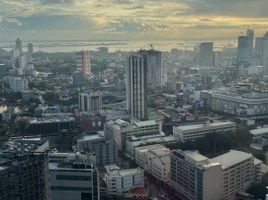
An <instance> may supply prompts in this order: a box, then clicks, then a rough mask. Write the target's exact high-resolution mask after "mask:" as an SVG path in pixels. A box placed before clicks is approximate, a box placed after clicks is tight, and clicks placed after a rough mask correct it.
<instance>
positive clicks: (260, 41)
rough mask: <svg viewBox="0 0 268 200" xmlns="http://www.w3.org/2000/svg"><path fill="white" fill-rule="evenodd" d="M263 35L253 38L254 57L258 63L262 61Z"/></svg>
mask: <svg viewBox="0 0 268 200" xmlns="http://www.w3.org/2000/svg"><path fill="white" fill-rule="evenodd" d="M264 40H265V38H264V37H257V38H256V40H255V57H256V58H257V59H258V61H259V63H258V64H260V65H262V64H263V63H262V62H263V48H264Z"/></svg>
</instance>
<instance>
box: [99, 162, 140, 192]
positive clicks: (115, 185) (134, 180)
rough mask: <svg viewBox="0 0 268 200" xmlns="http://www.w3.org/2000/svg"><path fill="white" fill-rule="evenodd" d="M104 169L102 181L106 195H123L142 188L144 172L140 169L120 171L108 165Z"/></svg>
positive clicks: (114, 166)
mask: <svg viewBox="0 0 268 200" xmlns="http://www.w3.org/2000/svg"><path fill="white" fill-rule="evenodd" d="M105 168H106V171H107V173H106V174H105V178H104V181H105V183H106V185H107V192H108V194H118V193H124V192H129V191H130V190H131V189H134V188H140V187H144V171H143V170H142V169H140V168H136V169H122V170H121V169H120V168H119V167H117V166H116V165H108V166H106V167H105Z"/></svg>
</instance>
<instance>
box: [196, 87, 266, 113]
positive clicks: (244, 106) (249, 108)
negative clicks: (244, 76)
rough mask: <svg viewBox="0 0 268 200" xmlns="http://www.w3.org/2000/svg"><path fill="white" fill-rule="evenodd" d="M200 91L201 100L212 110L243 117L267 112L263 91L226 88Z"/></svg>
mask: <svg viewBox="0 0 268 200" xmlns="http://www.w3.org/2000/svg"><path fill="white" fill-rule="evenodd" d="M201 93H202V94H201V95H202V96H203V98H202V100H204V101H206V102H207V103H208V107H209V108H210V109H211V110H212V111H214V112H220V113H226V114H230V115H234V116H243V117H249V116H263V115H267V114H268V95H267V94H265V93H257V92H251V91H246V92H242V91H234V90H231V89H227V88H224V89H219V90H213V91H202V92H201ZM204 93H206V94H204ZM204 96H206V97H204Z"/></svg>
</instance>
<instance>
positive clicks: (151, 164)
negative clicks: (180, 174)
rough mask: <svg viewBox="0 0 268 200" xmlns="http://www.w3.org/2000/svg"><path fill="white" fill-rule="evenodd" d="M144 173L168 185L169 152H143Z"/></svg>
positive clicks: (161, 150)
mask: <svg viewBox="0 0 268 200" xmlns="http://www.w3.org/2000/svg"><path fill="white" fill-rule="evenodd" d="M144 171H146V172H147V173H149V174H151V175H152V176H153V177H155V178H156V179H158V180H160V181H162V182H165V183H168V182H169V177H170V150H169V149H154V150H150V149H149V150H148V151H147V152H145V163H144Z"/></svg>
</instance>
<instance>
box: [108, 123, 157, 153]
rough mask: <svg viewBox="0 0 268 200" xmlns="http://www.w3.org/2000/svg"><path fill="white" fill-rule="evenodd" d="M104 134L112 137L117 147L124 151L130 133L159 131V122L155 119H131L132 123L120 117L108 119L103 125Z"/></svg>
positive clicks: (149, 133) (138, 133)
mask: <svg viewBox="0 0 268 200" xmlns="http://www.w3.org/2000/svg"><path fill="white" fill-rule="evenodd" d="M104 132H105V135H107V136H108V137H109V138H111V139H113V140H114V141H115V143H116V144H117V146H118V149H119V150H121V151H123V152H125V151H126V140H127V138H128V137H129V136H132V135H151V134H152V133H159V132H161V130H160V126H159V123H157V122H156V121H155V120H149V121H133V122H132V123H129V122H126V121H123V120H121V119H118V120H115V121H108V122H106V123H105V126H104Z"/></svg>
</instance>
